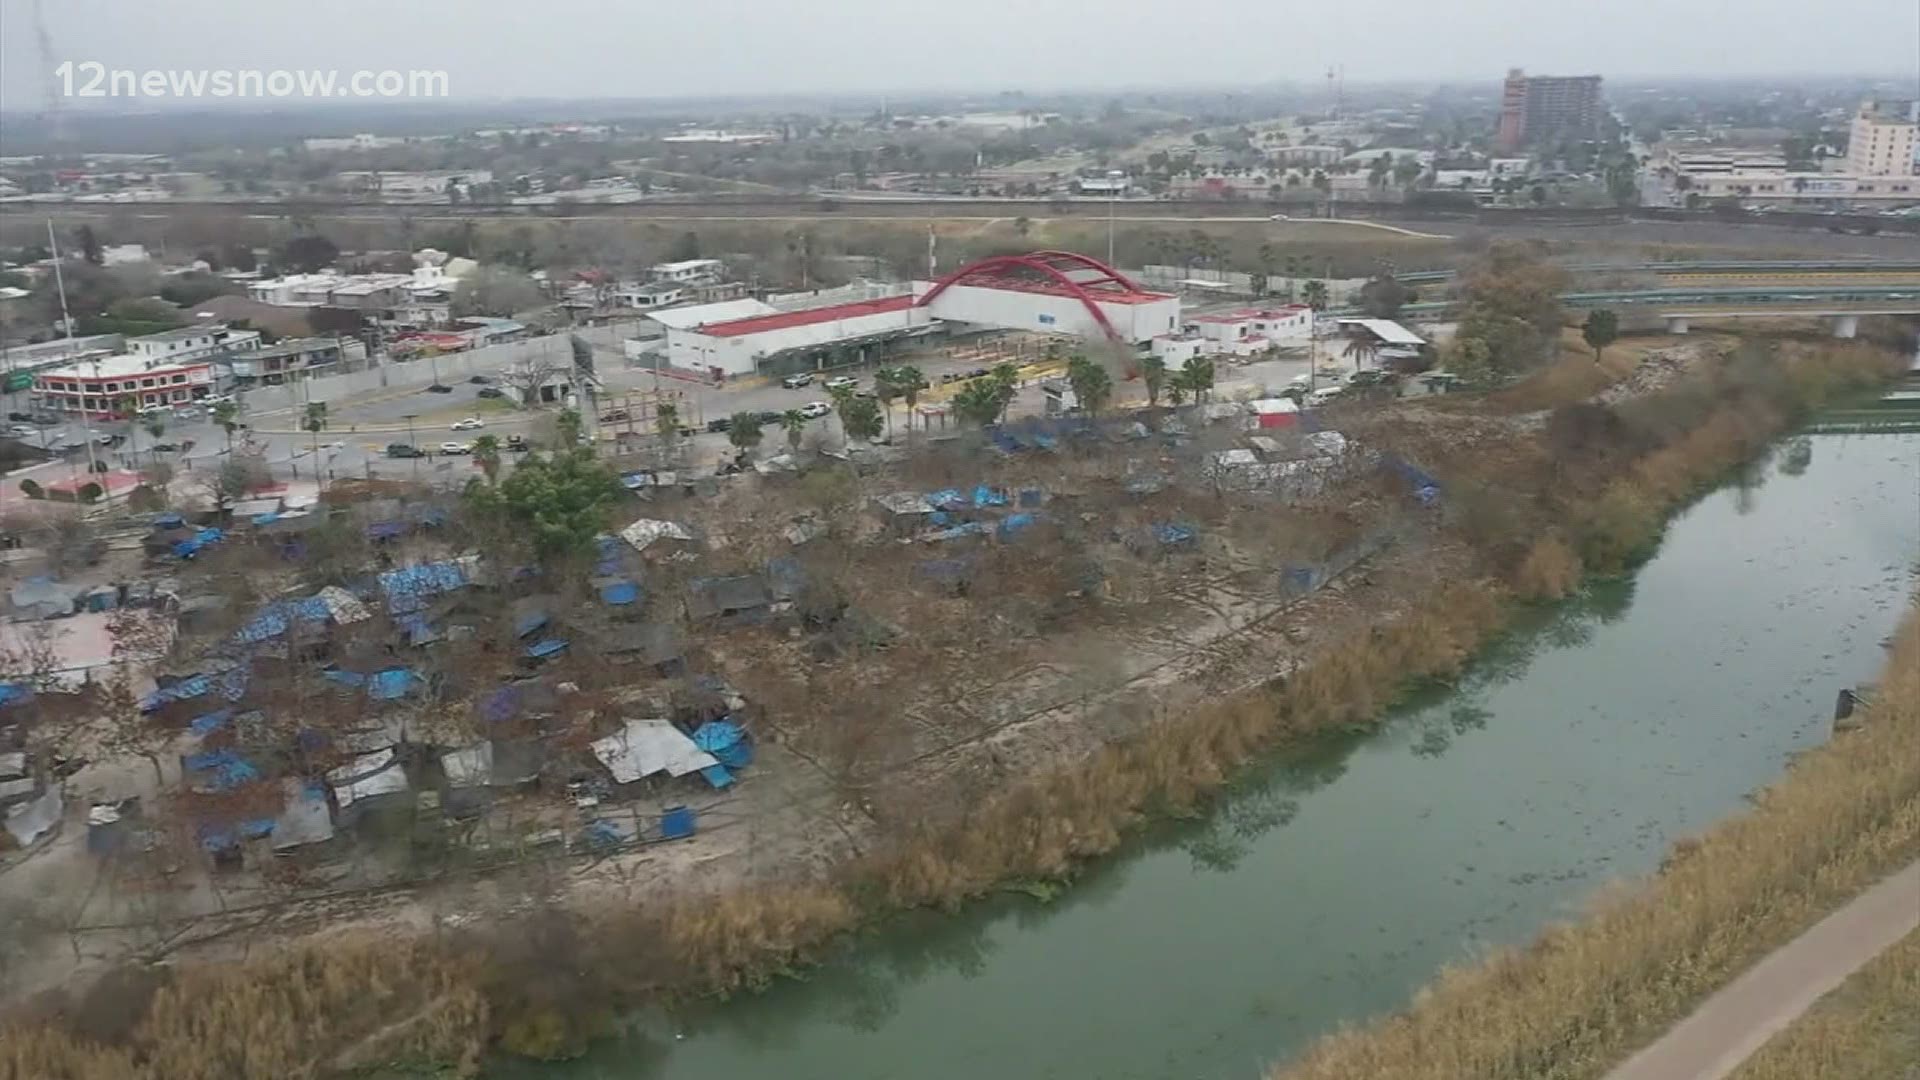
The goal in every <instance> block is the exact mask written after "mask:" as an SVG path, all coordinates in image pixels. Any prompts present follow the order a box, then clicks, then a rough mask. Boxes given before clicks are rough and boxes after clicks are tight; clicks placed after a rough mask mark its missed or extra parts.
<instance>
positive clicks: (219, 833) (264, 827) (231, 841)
mask: <svg viewBox="0 0 1920 1080" xmlns="http://www.w3.org/2000/svg"><path fill="white" fill-rule="evenodd" d="M274 824H275V821H274V819H273V818H254V819H253V820H251V821H242V822H239V823H237V824H234V825H212V824H207V825H201V826H198V827H197V828H195V829H194V834H195V835H196V836H198V837H199V838H200V846H201V847H202V848H203V849H205V850H207V851H225V850H226V849H228V848H232V847H238V846H240V841H242V840H255V839H258V838H260V837H262V836H267V835H270V834H272V832H273V826H274Z"/></svg>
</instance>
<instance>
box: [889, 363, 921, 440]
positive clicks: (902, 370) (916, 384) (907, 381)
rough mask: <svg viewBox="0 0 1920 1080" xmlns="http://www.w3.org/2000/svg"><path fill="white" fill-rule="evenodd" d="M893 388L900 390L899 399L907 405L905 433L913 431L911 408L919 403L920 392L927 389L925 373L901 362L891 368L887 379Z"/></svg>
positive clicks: (916, 406) (914, 407)
mask: <svg viewBox="0 0 1920 1080" xmlns="http://www.w3.org/2000/svg"><path fill="white" fill-rule="evenodd" d="M888 381H890V382H891V383H893V388H894V389H895V390H898V391H899V392H900V400H901V401H903V402H905V403H906V406H907V433H908V434H909V435H911V434H912V433H913V410H914V409H916V408H918V407H919V405H920V392H921V391H922V390H925V389H927V387H928V386H929V385H931V384H930V383H928V382H927V376H926V373H925V372H923V371H921V370H920V369H919V368H917V367H914V366H913V365H912V364H902V365H900V366H899V367H896V368H894V369H893V377H892V378H891V379H890V380H888Z"/></svg>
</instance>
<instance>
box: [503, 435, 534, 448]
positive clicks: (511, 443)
mask: <svg viewBox="0 0 1920 1080" xmlns="http://www.w3.org/2000/svg"><path fill="white" fill-rule="evenodd" d="M532 447H533V444H532V443H530V442H528V441H527V437H526V436H525V435H509V436H507V449H509V450H515V451H525V450H529V449H532Z"/></svg>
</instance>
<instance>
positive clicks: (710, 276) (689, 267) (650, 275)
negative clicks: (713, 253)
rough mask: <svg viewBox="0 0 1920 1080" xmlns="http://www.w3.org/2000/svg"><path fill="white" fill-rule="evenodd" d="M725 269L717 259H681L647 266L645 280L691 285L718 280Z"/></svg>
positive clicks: (723, 264)
mask: <svg viewBox="0 0 1920 1080" xmlns="http://www.w3.org/2000/svg"><path fill="white" fill-rule="evenodd" d="M726 270H727V267H726V264H725V263H723V262H721V261H720V260H719V259H682V260H681V261H679V262H667V263H655V264H654V265H652V266H649V267H647V280H648V281H652V282H658V283H662V284H669V285H691V284H694V283H697V282H703V281H719V280H720V278H721V276H722V275H724V274H725V273H726Z"/></svg>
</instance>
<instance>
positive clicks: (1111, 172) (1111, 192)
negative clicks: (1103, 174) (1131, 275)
mask: <svg viewBox="0 0 1920 1080" xmlns="http://www.w3.org/2000/svg"><path fill="white" fill-rule="evenodd" d="M1126 175H1127V174H1126V173H1123V172H1121V171H1120V170H1119V169H1108V170H1107V265H1108V266H1112V265H1113V200H1114V197H1115V196H1116V195H1118V194H1119V192H1120V188H1119V182H1120V180H1121V178H1122V177H1124V176H1126Z"/></svg>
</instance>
